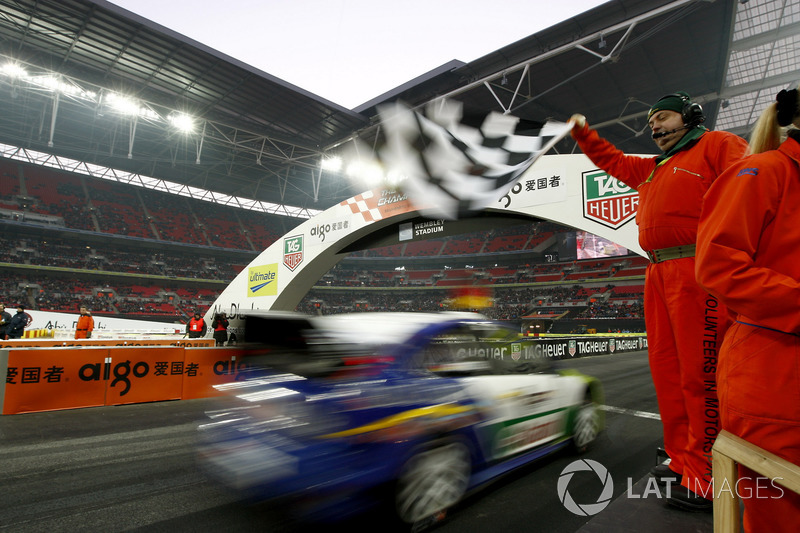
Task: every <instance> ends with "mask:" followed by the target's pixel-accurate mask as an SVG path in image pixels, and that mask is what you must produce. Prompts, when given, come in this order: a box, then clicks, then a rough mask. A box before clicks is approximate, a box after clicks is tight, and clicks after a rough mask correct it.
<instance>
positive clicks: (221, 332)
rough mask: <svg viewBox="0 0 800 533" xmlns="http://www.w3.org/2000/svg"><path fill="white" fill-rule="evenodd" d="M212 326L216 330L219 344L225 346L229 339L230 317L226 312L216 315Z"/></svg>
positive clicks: (215, 335)
mask: <svg viewBox="0 0 800 533" xmlns="http://www.w3.org/2000/svg"><path fill="white" fill-rule="evenodd" d="M211 328H212V329H213V330H214V340H215V341H217V346H224V345H225V342H226V341H227V340H228V318H227V317H226V316H225V313H217V314H216V315H214V320H213V321H212V322H211Z"/></svg>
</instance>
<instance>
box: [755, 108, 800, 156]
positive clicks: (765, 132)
mask: <svg viewBox="0 0 800 533" xmlns="http://www.w3.org/2000/svg"><path fill="white" fill-rule="evenodd" d="M795 122H797V120H796V119H795ZM784 139H786V130H785V128H783V127H782V126H781V125H780V124H778V102H772V103H771V104H769V105H768V106H767V108H766V109H765V110H764V111H763V112H762V113H761V116H760V117H758V121H756V124H755V126H753V132H752V133H751V134H750V147H749V148H748V152H747V153H748V154H760V153H762V152H766V151H768V150H776V149H777V148H778V147H779V146H780V145H781V142H783V141H784Z"/></svg>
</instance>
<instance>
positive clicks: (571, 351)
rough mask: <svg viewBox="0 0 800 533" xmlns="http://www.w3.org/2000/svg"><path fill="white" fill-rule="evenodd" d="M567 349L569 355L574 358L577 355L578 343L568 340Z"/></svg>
mask: <svg viewBox="0 0 800 533" xmlns="http://www.w3.org/2000/svg"><path fill="white" fill-rule="evenodd" d="M567 349H568V350H569V354H570V355H571V356H572V357H575V354H576V353H578V343H577V342H575V341H574V340H570V341H569V343H568V344H567Z"/></svg>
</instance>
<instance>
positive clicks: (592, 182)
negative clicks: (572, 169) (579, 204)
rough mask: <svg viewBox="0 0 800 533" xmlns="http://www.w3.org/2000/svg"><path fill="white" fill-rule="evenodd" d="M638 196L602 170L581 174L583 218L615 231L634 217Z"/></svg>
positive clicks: (637, 205)
mask: <svg viewBox="0 0 800 533" xmlns="http://www.w3.org/2000/svg"><path fill="white" fill-rule="evenodd" d="M638 207H639V194H638V193H637V192H636V191H635V190H634V189H631V188H630V187H628V186H627V185H625V184H624V183H622V182H621V181H619V180H617V178H614V177H613V176H610V175H608V174H607V173H605V172H603V171H602V170H591V171H589V172H584V173H583V216H584V217H586V218H588V219H589V220H594V221H595V222H598V223H600V224H603V225H604V226H607V227H609V228H612V229H617V228H619V227H620V226H622V225H623V224H625V223H626V222H628V221H629V220H631V219H633V218H634V217H635V216H636V209H637V208H638Z"/></svg>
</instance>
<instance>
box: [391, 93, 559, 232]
mask: <svg viewBox="0 0 800 533" xmlns="http://www.w3.org/2000/svg"><path fill="white" fill-rule="evenodd" d="M378 112H379V114H380V118H381V121H382V123H383V128H384V134H385V136H386V145H385V146H384V147H382V148H381V150H380V151H379V156H380V159H381V161H382V163H383V165H384V166H385V167H386V168H387V170H389V171H390V172H392V173H396V174H398V175H400V176H402V177H403V178H404V179H403V181H402V182H401V185H400V188H401V189H402V190H403V191H404V192H405V193H406V194H407V195H408V197H409V200H411V202H412V203H413V204H414V206H415V207H416V208H417V209H418V210H419V211H420V212H421V213H422V214H424V215H425V216H428V217H431V218H445V219H450V220H452V219H456V218H459V217H461V216H468V215H469V214H470V213H474V212H476V211H480V210H482V209H484V208H486V207H488V206H489V205H491V204H492V203H494V202H496V201H497V200H498V199H499V198H501V197H502V196H503V195H504V194H506V193H507V192H508V191H509V190H510V189H511V187H513V186H514V184H515V183H516V181H517V180H518V179H519V177H520V176H521V175H522V173H523V172H525V171H526V170H527V169H528V168H530V167H531V165H533V164H534V163H535V162H536V160H537V159H538V158H539V157H540V156H541V155H543V154H544V153H545V152H547V151H548V150H549V149H550V148H552V147H553V146H554V145H555V144H556V143H557V142H558V141H560V140H561V139H563V138H564V137H565V136H566V135H567V134H568V133H569V130H570V128H571V124H564V123H553V122H548V123H547V124H545V125H544V126H542V125H541V124H538V123H532V122H529V121H523V120H520V119H519V118H517V117H514V116H511V115H503V114H501V113H497V112H494V111H493V112H490V113H486V114H483V115H480V116H465V115H464V113H463V109H462V105H461V103H459V102H456V101H452V100H444V101H439V102H436V103H433V104H429V105H428V106H427V107H426V109H425V113H424V115H423V114H420V113H418V112H416V111H413V110H411V109H409V108H408V107H407V106H406V105H404V104H402V103H393V104H388V105H383V106H380V107H379V108H378Z"/></svg>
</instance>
